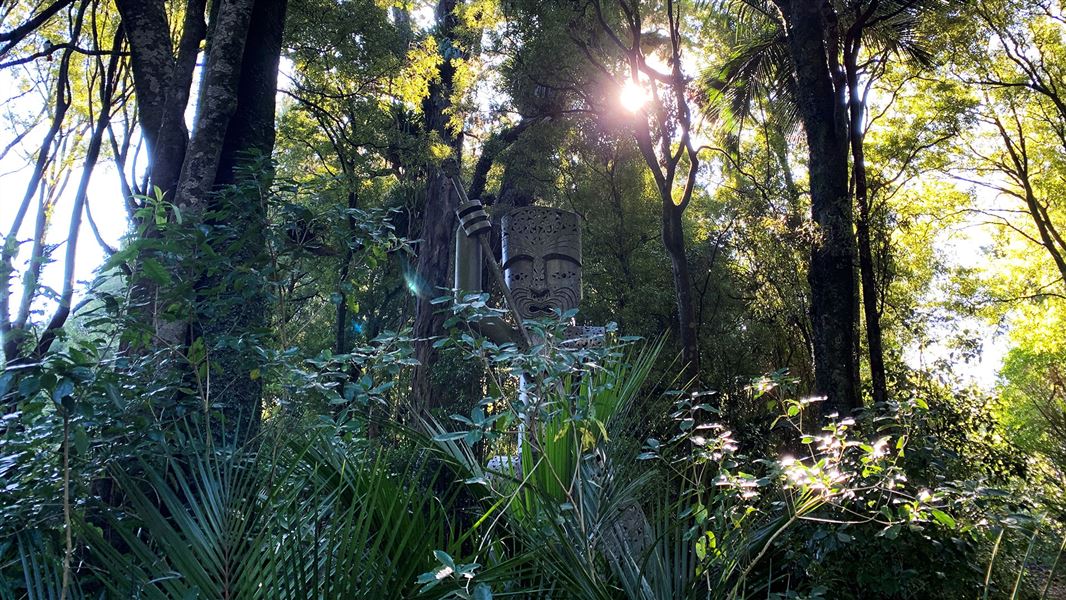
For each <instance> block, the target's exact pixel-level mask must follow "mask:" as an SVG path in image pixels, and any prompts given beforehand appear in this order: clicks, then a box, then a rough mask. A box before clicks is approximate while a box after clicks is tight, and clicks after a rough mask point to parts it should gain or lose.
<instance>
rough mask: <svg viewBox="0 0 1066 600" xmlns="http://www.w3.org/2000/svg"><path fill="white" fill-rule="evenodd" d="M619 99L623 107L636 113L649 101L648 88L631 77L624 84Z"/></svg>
mask: <svg viewBox="0 0 1066 600" xmlns="http://www.w3.org/2000/svg"><path fill="white" fill-rule="evenodd" d="M618 101H619V102H620V103H621V104H622V108H624V109H626V110H627V111H629V112H632V113H635V112H637V111H638V110H640V109H641V108H643V106H644V104H645V103H647V101H648V90H646V89H645V88H644V86H642V85H640V84H639V83H637V82H635V81H633V80H632V79H630V80H628V81H626V83H625V85H623V86H622V90H621V91H620V92H619V94H618Z"/></svg>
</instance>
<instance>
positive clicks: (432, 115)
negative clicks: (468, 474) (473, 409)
mask: <svg viewBox="0 0 1066 600" xmlns="http://www.w3.org/2000/svg"><path fill="white" fill-rule="evenodd" d="M458 4H459V2H458V1H457V0H440V2H438V4H437V23H438V27H439V31H440V37H441V46H442V48H444V49H445V52H446V53H449V54H448V55H447V56H445V57H444V59H443V60H442V61H441V65H440V77H439V78H438V79H437V80H436V81H435V82H434V83H433V84H432V85H431V86H430V90H429V97H428V98H426V100H425V102H424V103H423V113H424V114H425V130H426V131H427V132H435V133H436V134H437V135H438V136H440V138H441V140H443V141H444V142H445V143H446V144H448V146H449V147H451V149H452V152H453V158H451V159H448V160H447V161H445V165H444V166H435V165H434V166H431V167H430V168H429V177H428V184H427V186H426V198H425V203H424V204H423V208H422V234H421V235H420V236H419V243H418V266H417V267H416V274H417V282H418V285H417V288H418V292H417V293H418V297H417V299H416V300H415V323H414V337H415V343H414V349H415V358H416V359H418V362H419V365H418V366H417V367H415V369H414V373H413V374H412V378H411V398H410V403H411V408H412V409H413V410H414V411H422V410H429V409H433V408H437V407H440V406H443V405H444V404H446V403H445V402H444V400H445V398H444V393H443V390H441V389H435V388H434V386H433V383H432V373H433V367H434V365H435V364H436V362H437V354H438V353H437V351H436V349H434V348H433V341H434V340H435V339H436V338H437V337H439V336H440V335H441V334H442V333H443V330H444V315H442V314H438V310H439V307H438V306H436V305H434V304H432V303H431V301H432V300H433V298H436V297H437V296H439V295H440V294H441V291H440V288H442V287H446V288H447V287H451V274H450V267H451V256H452V250H453V248H452V245H453V244H454V243H455V228H456V227H457V226H458V220H457V219H456V217H455V212H454V210H455V207H456V206H457V205H458V203H457V201H456V199H455V198H454V192H453V190H452V185H451V183H450V182H449V181H448V177H447V175H448V173H447V172H446V171H445V169H446V168H448V166H452V167H455V170H458V169H457V165H458V160H459V157H460V155H461V144H462V140H461V138H458V137H457V136H456V135H454V133H453V132H452V131H451V129H449V127H448V115H447V114H446V113H447V112H448V109H449V108H450V106H451V94H452V86H453V83H454V79H455V64H454V63H453V62H452V57H451V55H450V52H451V51H453V49H454V45H453V44H452V40H454V36H455V33H456V28H457V26H458V17H457V16H456V14H455V9H456V6H457V5H458Z"/></svg>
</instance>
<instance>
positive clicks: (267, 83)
mask: <svg viewBox="0 0 1066 600" xmlns="http://www.w3.org/2000/svg"><path fill="white" fill-rule="evenodd" d="M117 2H118V8H119V11H120V13H121V14H122V17H123V22H124V25H125V27H126V28H127V37H128V39H129V42H130V50H131V61H132V65H133V74H134V84H135V90H136V96H137V102H138V111H139V115H140V118H141V123H142V128H143V131H144V136H145V139H146V142H147V146H148V155H149V160H150V182H151V184H152V185H154V186H156V187H158V188H159V189H160V190H162V191H163V193H164V194H165V198H166V199H167V200H169V201H170V202H172V203H173V204H174V205H176V206H178V207H179V208H180V209H181V212H182V217H183V218H182V220H183V222H184V223H183V225H184V226H186V227H195V226H197V225H201V224H206V225H208V226H210V227H211V228H212V231H213V233H212V234H211V239H210V240H209V241H210V243H211V244H213V245H214V247H215V251H216V253H217V254H219V255H220V256H224V257H226V259H227V260H228V261H230V262H231V264H232V265H235V266H238V267H241V268H238V269H233V271H234V272H233V273H226V274H224V275H207V274H205V273H203V272H202V268H201V265H199V264H196V263H195V262H184V263H172V262H168V267H169V268H171V269H174V270H178V271H182V272H184V273H185V275H186V276H191V277H192V278H193V281H194V282H195V283H194V287H195V289H194V294H195V297H194V298H192V300H193V301H194V304H193V306H194V312H193V314H191V315H189V319H188V320H187V321H186V320H184V318H182V319H175V317H173V316H167V317H163V316H161V315H160V311H159V310H158V306H160V305H161V302H160V301H159V299H158V298H157V296H159V297H160V298H162V297H165V296H166V295H167V294H169V293H171V290H165V289H162V288H161V287H160V286H159V284H153V283H152V282H146V281H144V278H143V277H139V276H136V275H135V281H134V285H135V286H137V287H138V289H139V290H140V291H139V292H138V293H139V294H140V295H139V298H140V299H141V300H145V301H146V304H147V306H148V307H149V308H148V310H150V311H151V314H150V315H146V321H151V322H152V327H153V329H154V332H155V335H156V338H155V339H157V340H158V342H157V343H169V344H173V345H177V346H182V345H186V344H190V343H192V342H193V341H194V340H195V339H196V338H199V337H203V338H204V344H205V347H206V348H209V349H210V348H212V347H213V346H217V347H215V348H214V351H212V352H211V353H210V355H209V357H208V358H209V360H210V361H211V363H212V365H213V367H214V372H221V373H224V374H225V380H224V381H219V380H216V381H215V382H214V383H213V384H212V385H211V387H210V397H209V398H205V402H206V401H209V402H210V403H211V404H213V405H215V406H221V407H222V416H223V417H224V419H225V426H224V431H223V432H219V434H220V436H221V437H223V438H224V439H226V440H227V441H229V442H234V441H238V442H239V441H240V440H242V439H246V438H247V437H248V436H249V435H251V434H253V433H254V432H255V430H256V428H257V425H258V422H259V415H260V410H261V408H260V402H261V393H262V390H261V382H260V380H259V379H258V378H253V377H252V376H251V369H252V368H254V361H255V357H254V355H253V352H252V350H251V348H252V347H253V346H254V345H255V344H254V343H253V342H254V340H251V339H250V338H251V337H254V335H256V334H257V333H258V331H260V330H261V329H262V328H263V327H264V326H265V325H266V315H267V301H266V298H267V296H266V294H265V290H264V289H263V288H262V287H261V285H262V282H256V281H250V280H249V278H253V279H254V277H255V276H254V275H253V274H255V273H258V272H260V269H258V268H257V267H258V266H259V264H260V262H261V261H262V260H263V254H264V252H263V251H264V248H265V237H264V231H265V223H266V221H265V218H266V200H267V198H266V196H265V195H264V194H263V193H261V192H262V191H263V189H264V187H265V185H269V179H270V178H269V172H268V173H266V178H265V179H264V178H263V177H262V176H263V175H264V174H263V173H255V167H256V165H259V166H261V167H265V168H268V166H267V165H269V163H267V162H258V159H259V158H260V157H262V158H267V159H268V158H269V157H270V155H271V152H272V150H273V147H274V136H275V133H274V131H275V130H274V97H275V94H276V83H277V72H278V60H279V55H280V49H281V35H282V30H283V26H284V20H285V8H286V2H285V0H217V1H216V2H213V3H212V6H211V23H210V33H209V34H208V36H209V38H210V39H209V40H208V44H209V48H208V49H207V52H206V56H205V61H204V66H203V75H202V78H201V84H200V92H199V100H198V104H197V108H196V117H195V123H194V127H193V132H192V135H191V137H190V136H189V134H188V132H187V130H186V127H185V124H184V112H185V109H186V105H187V103H188V99H189V97H190V89H191V85H192V76H193V70H194V67H195V65H196V58H197V54H198V53H199V49H200V42H201V41H202V40H204V38H205V32H206V24H205V22H204V11H205V6H206V0H187V2H186V3H185V7H184V8H185V14H184V22H183V24H182V29H181V31H182V36H181V39H180V40H179V41H178V45H177V50H176V52H175V51H174V50H173V49H172V41H171V27H170V23H169V22H168V21H167V14H166V12H165V11H164V10H163V6H162V4H160V3H159V2H157V1H155V0H117ZM244 167H249V168H250V169H249V170H246V169H245V168H244ZM253 180H254V181H253ZM249 183H254V184H255V185H246V184H249ZM220 188H228V190H229V192H227V193H224V194H219V193H218V192H219V190H220ZM249 190H252V191H251V192H250V191H249ZM220 209H222V210H223V212H216V211H218V210H220ZM220 214H225V215H226V216H225V218H224V219H223V218H219V217H218V215H220ZM145 234H146V235H148V236H155V235H158V233H157V232H154V231H152V230H148V231H146V233H145ZM160 260H162V258H161V257H160ZM245 267H246V268H245ZM242 273H246V274H249V275H248V276H246V277H245V276H243V275H241V274H242ZM234 298H239V301H231V300H233V299H234ZM223 338H229V339H230V340H235V339H239V340H242V342H244V343H239V344H230V343H225V344H222V343H220V342H222V341H224V340H223ZM204 393H205V394H207V393H208V392H207V391H206V390H205V391H204Z"/></svg>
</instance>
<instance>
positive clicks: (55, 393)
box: [52, 377, 74, 402]
mask: <svg viewBox="0 0 1066 600" xmlns="http://www.w3.org/2000/svg"><path fill="white" fill-rule="evenodd" d="M73 393H74V382H73V381H71V380H69V379H67V378H66V377H64V378H63V379H62V380H60V382H59V385H57V386H56V389H54V390H52V400H53V401H55V402H59V401H61V400H62V399H63V398H66V397H67V396H69V395H71V394H73Z"/></svg>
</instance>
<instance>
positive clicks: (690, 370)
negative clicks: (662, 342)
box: [662, 195, 700, 383]
mask: <svg viewBox="0 0 1066 600" xmlns="http://www.w3.org/2000/svg"><path fill="white" fill-rule="evenodd" d="M666 198H667V199H666V200H664V201H663V214H662V219H663V246H664V247H665V248H666V253H667V254H669V255H670V271H671V272H672V274H673V276H674V291H675V293H674V296H675V298H676V300H677V324H678V336H679V337H680V339H681V362H682V373H684V380H685V382H686V383H688V382H698V381H699V374H700V354H699V342H698V340H697V338H696V309H695V306H694V305H693V303H692V277H691V275H690V274H689V270H688V257H687V255H686V252H685V231H684V229H683V228H682V221H681V217H682V214H683V209H682V208H681V207H679V206H677V205H675V204H674V203H673V201H672V200H671V199H670V196H669V195H667V196H666Z"/></svg>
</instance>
